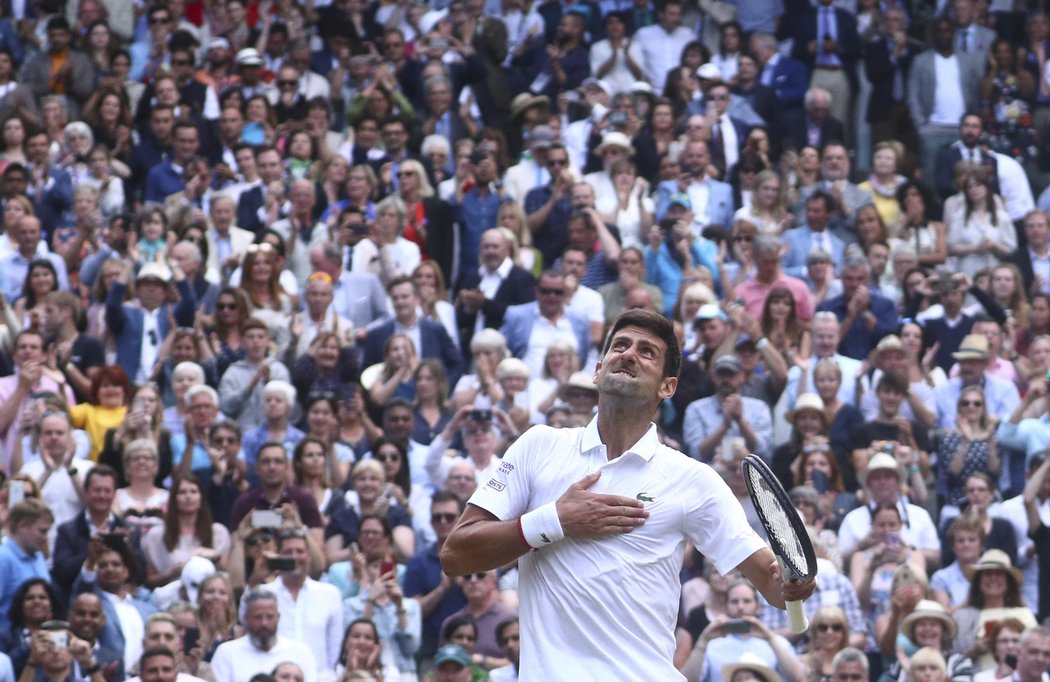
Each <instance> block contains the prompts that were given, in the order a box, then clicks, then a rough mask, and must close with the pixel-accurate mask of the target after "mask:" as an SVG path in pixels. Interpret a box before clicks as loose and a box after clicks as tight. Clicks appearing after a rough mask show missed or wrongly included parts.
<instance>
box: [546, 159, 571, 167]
mask: <svg viewBox="0 0 1050 682" xmlns="http://www.w3.org/2000/svg"><path fill="white" fill-rule="evenodd" d="M547 165H548V166H568V165H569V160H568V159H547Z"/></svg>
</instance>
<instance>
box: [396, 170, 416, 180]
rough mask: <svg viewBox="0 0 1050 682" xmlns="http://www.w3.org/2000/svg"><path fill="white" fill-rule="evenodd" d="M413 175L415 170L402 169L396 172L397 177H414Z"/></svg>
mask: <svg viewBox="0 0 1050 682" xmlns="http://www.w3.org/2000/svg"><path fill="white" fill-rule="evenodd" d="M415 175H416V172H415V171H410V170H403V171H399V172H398V174H397V177H399V178H406V177H415Z"/></svg>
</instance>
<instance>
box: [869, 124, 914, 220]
mask: <svg viewBox="0 0 1050 682" xmlns="http://www.w3.org/2000/svg"><path fill="white" fill-rule="evenodd" d="M903 158H904V145H902V144H901V143H900V142H898V141H896V140H886V141H884V142H879V143H878V144H876V145H875V147H874V148H873V149H872V152H871V175H869V176H868V179H867V180H865V181H864V182H862V183H860V184H859V185H858V187H859V188H860V189H862V190H864V191H866V192H867V193H868V194H870V195H871V197H872V201H874V203H875V210H877V211H878V212H879V215H880V216H881V217H882V222H883V223H885V224H887V225H891V224H893V223H895V222H896V221H897V219H898V218H900V205H899V204H898V203H897V189H898V188H899V187H900V186H901V185H903V184H904V182H905V181H906V178H905V177H904V176H903V175H901V174H900V173H898V172H897V170H898V168H899V167H900V162H901V159H903Z"/></svg>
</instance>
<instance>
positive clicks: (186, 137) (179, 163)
mask: <svg viewBox="0 0 1050 682" xmlns="http://www.w3.org/2000/svg"><path fill="white" fill-rule="evenodd" d="M173 135H174V136H173V144H172V156H171V158H170V159H168V160H166V161H165V162H164V163H162V164H160V165H159V166H154V167H153V168H152V169H150V171H149V173H148V175H146V190H145V194H144V197H143V198H144V199H145V201H148V202H152V203H156V204H162V203H164V200H165V199H167V198H168V195H171V194H175V193H176V192H180V191H182V190H184V189H185V188H186V183H185V180H184V178H183V174H182V169H183V168H185V166H186V164H188V163H189V162H190V160H191V159H193V157H195V156H197V150H198V149H200V131H199V130H198V129H197V125H196V124H195V123H193V122H191V121H179V122H177V123H176V124H175V132H174V134H173Z"/></svg>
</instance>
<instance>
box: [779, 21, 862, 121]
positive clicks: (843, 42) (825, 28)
mask: <svg viewBox="0 0 1050 682" xmlns="http://www.w3.org/2000/svg"><path fill="white" fill-rule="evenodd" d="M789 30H790V35H791V36H792V37H793V38H794V39H795V46H794V54H792V56H793V57H794V58H795V59H798V60H800V61H801V62H802V63H804V64H805V65H806V67H807V68H808V69H809V70H810V73H812V74H813V75H812V78H811V79H810V83H809V84H810V87H811V88H814V87H820V88H824V89H825V90H827V91H828V92H829V93H831V114H832V116H834V117H835V118H837V119H839V120H840V121H843V122H845V123H847V124H848V123H849V122H850V121H852V119H853V117H852V116H851V115H850V110H851V108H852V107H851V103H852V99H853V92H854V91H855V89H856V85H857V71H856V68H857V59H859V58H860V45H861V43H860V39H859V38H858V37H857V20H856V18H855V17H854V16H853V15H852V14H850V13H849V12H847V11H846V10H844V9H841V8H839V7H834V6H833V0H818V2H817V6H816V7H814V8H812V9H809V10H808V11H805V12H801V13H800V14H798V15H796V19H795V22H794V26H793V27H791V28H790V29H789Z"/></svg>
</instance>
